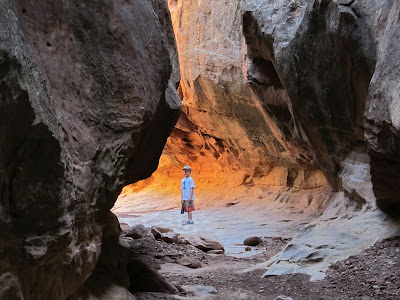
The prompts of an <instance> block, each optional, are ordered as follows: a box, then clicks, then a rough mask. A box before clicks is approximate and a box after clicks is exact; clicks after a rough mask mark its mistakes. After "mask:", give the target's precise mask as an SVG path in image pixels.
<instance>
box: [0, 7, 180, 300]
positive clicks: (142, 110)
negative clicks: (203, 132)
mask: <svg viewBox="0 0 400 300" xmlns="http://www.w3.org/2000/svg"><path fill="white" fill-rule="evenodd" d="M0 28H1V30H0V94H1V98H0V145H1V146H0V257H1V258H0V274H5V275H4V276H2V277H1V278H2V281H1V284H2V287H7V288H5V289H0V291H5V292H6V293H8V294H7V295H11V294H12V295H16V296H15V297H17V296H18V298H21V297H24V299H65V298H67V297H68V296H69V295H71V294H73V293H74V292H75V291H76V290H77V289H78V287H79V286H80V285H81V284H82V283H83V282H84V281H85V280H86V279H87V278H88V276H89V275H90V274H91V272H92V271H93V269H94V267H95V265H96V262H97V260H98V258H99V255H100V248H101V239H102V232H103V227H104V226H105V224H104V222H105V221H104V220H105V219H107V218H104V216H105V215H106V214H107V213H109V209H110V208H111V207H112V206H113V204H114V201H115V199H116V198H117V196H118V194H119V193H120V191H121V188H122V186H123V185H125V184H127V183H131V182H134V181H137V180H139V179H142V178H145V177H148V176H149V175H150V174H151V173H152V172H153V171H154V170H155V169H156V167H157V163H158V159H159V156H160V154H161V151H162V149H163V146H164V143H165V141H166V139H167V137H168V135H169V134H170V131H171V129H172V128H173V126H174V125H175V123H176V120H177V117H178V115H179V112H180V100H179V97H178V95H177V93H176V86H177V81H178V80H179V74H178V65H177V57H176V49H175V44H174V40H173V39H172V38H171V36H173V33H172V28H171V25H170V20H169V12H168V9H167V6H166V3H164V2H162V1H152V2H151V1H146V0H139V1H124V2H118V1H117V2H115V1H111V2H110V1H96V3H94V2H93V3H92V2H90V1H89V2H82V1H50V0H49V1H46V0H43V1H24V0H15V1H14V0H13V1H11V0H10V1H2V2H1V3H0ZM7 295H1V294H0V298H2V299H3V296H4V297H8V296H7Z"/></svg>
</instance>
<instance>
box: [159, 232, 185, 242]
mask: <svg viewBox="0 0 400 300" xmlns="http://www.w3.org/2000/svg"><path fill="white" fill-rule="evenodd" d="M161 239H162V240H163V241H164V242H166V243H169V244H172V243H174V244H179V243H180V242H181V239H180V237H179V234H178V233H175V232H166V233H161Z"/></svg>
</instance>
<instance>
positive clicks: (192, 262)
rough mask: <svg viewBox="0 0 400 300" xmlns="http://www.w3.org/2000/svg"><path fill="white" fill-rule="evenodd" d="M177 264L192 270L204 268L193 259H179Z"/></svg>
mask: <svg viewBox="0 0 400 300" xmlns="http://www.w3.org/2000/svg"><path fill="white" fill-rule="evenodd" d="M176 262H177V263H178V264H180V265H182V266H185V267H188V268H192V269H198V268H201V267H202V265H201V263H200V262H199V261H198V260H196V259H194V258H191V257H182V258H179V259H178V260H177V261H176Z"/></svg>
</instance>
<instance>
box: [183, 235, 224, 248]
mask: <svg viewBox="0 0 400 300" xmlns="http://www.w3.org/2000/svg"><path fill="white" fill-rule="evenodd" d="M185 240H186V242H187V243H189V244H191V245H193V246H194V247H196V248H198V249H200V250H202V251H205V252H207V251H209V250H224V246H223V245H222V243H221V241H220V240H219V239H218V238H217V237H216V236H215V235H213V234H211V233H209V232H204V231H202V232H197V233H195V234H193V235H187V236H185Z"/></svg>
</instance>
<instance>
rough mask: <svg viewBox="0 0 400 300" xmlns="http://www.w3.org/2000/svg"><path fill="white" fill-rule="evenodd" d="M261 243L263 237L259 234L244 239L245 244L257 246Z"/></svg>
mask: <svg viewBox="0 0 400 300" xmlns="http://www.w3.org/2000/svg"><path fill="white" fill-rule="evenodd" d="M260 243H262V239H260V238H259V237H258V236H251V237H248V238H247V239H245V240H244V242H243V245H246V246H257V245H258V244H260Z"/></svg>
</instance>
